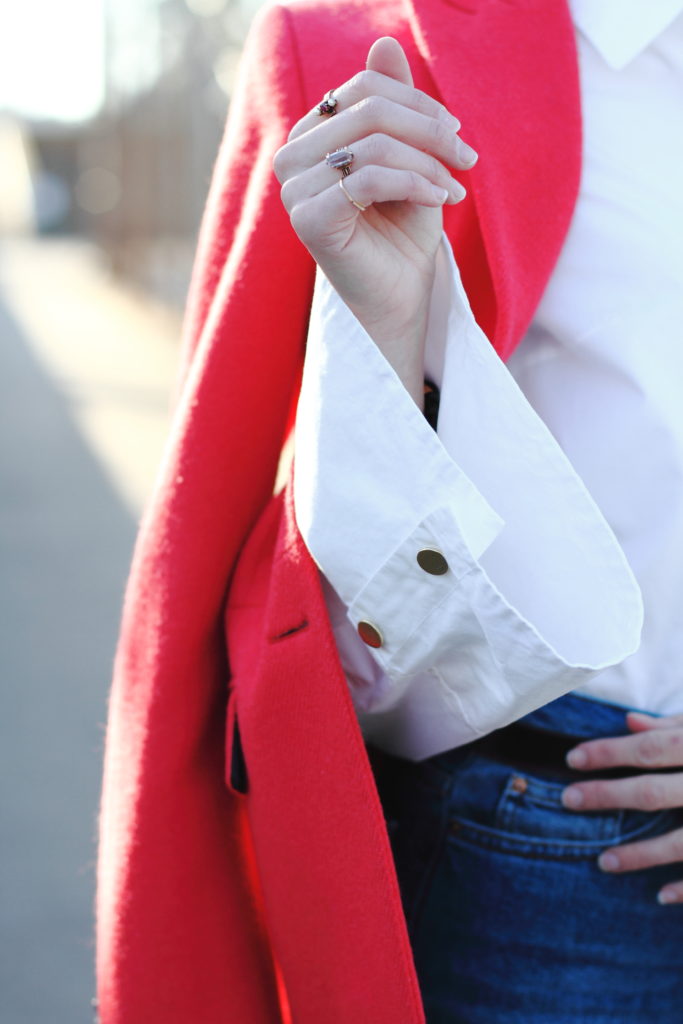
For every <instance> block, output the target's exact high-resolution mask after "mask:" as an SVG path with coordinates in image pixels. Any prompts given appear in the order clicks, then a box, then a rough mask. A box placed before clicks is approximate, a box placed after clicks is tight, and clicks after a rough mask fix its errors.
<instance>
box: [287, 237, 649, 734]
mask: <svg viewBox="0 0 683 1024" xmlns="http://www.w3.org/2000/svg"><path fill="white" fill-rule="evenodd" d="M437 282H438V287H435V293H434V299H433V303H432V305H433V309H432V315H431V316H430V334H429V337H428V342H427V354H426V368H427V370H428V372H429V375H430V377H432V379H434V380H435V381H436V382H437V384H438V385H439V387H440V389H441V413H440V417H439V426H438V435H437V434H435V432H434V431H433V430H432V429H431V428H430V427H429V425H428V424H427V423H426V421H425V419H424V417H423V416H422V414H421V413H420V411H419V409H418V407H417V406H416V405H415V403H414V402H413V400H412V399H411V398H410V396H409V394H408V392H407V391H406V389H405V388H404V386H403V384H402V382H401V381H400V379H399V378H398V376H397V375H396V373H395V372H394V370H393V369H392V367H391V366H390V364H389V363H388V362H387V361H386V360H385V358H384V356H383V355H382V353H381V352H380V350H379V348H378V347H377V346H376V345H375V343H374V342H373V341H372V339H371V338H370V337H369V336H368V335H367V333H366V332H365V331H364V329H363V328H362V327H361V325H360V324H359V323H358V321H357V320H356V319H355V317H354V316H353V314H352V313H351V312H350V310H349V309H348V308H347V307H346V306H345V304H344V303H343V302H342V301H341V299H340V298H339V297H338V296H337V294H336V292H335V291H334V289H333V288H332V286H331V285H330V283H329V282H328V281H327V279H326V278H325V277H324V275H322V272H320V271H318V278H317V281H316V290H315V294H314V302H313V310H312V316H311V325H310V331H309V339H308V350H307V355H306V364H305V368H304V378H303V384H302V392H301V397H300V403H299V409H298V413H297V423H296V432H295V452H296V455H295V478H294V486H295V508H296V512H297V520H298V524H299V528H300V530H301V532H302V535H303V537H304V540H305V541H306V543H307V546H308V548H309V550H310V551H311V553H312V555H313V557H314V559H315V560H316V562H317V563H318V565H319V567H320V569H321V571H322V572H323V574H324V576H325V577H326V579H327V580H328V581H329V583H330V585H331V587H332V588H333V589H334V591H335V593H336V594H337V596H338V598H339V599H340V601H341V602H342V604H343V605H344V606H345V607H346V614H347V618H348V621H349V623H350V624H351V625H352V626H353V627H354V628H355V629H357V628H358V627H359V626H360V628H361V631H364V633H365V635H366V639H368V638H369V639H370V642H371V643H377V641H379V646H373V647H372V648H371V654H372V658H373V661H374V663H375V665H377V666H378V667H379V668H380V670H381V675H380V676H379V677H378V676H377V674H376V673H374V672H373V673H371V675H372V677H373V685H372V688H371V689H370V690H368V689H367V687H366V688H363V686H362V684H360V685H358V687H357V689H356V693H355V696H356V697H358V706H361V705H362V708H363V710H364V711H367V712H372V713H375V714H377V713H380V712H386V711H388V710H389V709H390V708H392V707H396V708H397V707H398V705H399V704H400V703H401V701H404V703H405V705H406V706H408V705H411V706H412V707H413V709H414V710H415V704H414V701H413V700H412V698H411V697H410V695H409V691H410V690H412V691H413V694H414V693H417V692H418V691H419V692H420V693H422V694H423V698H424V694H425V693H431V695H432V696H431V700H432V706H431V713H433V712H434V708H436V707H437V706H438V707H439V708H440V709H441V710H440V714H441V719H440V720H441V723H442V726H441V727H442V728H446V727H448V728H449V735H450V736H451V739H453V736H454V734H455V733H458V734H462V733H463V730H464V735H466V736H468V737H469V738H471V737H472V736H474V735H481V734H482V733H483V732H485V731H490V730H491V729H493V728H497V727H499V726H501V725H503V724H506V723H507V721H510V720H513V718H514V717H520V716H521V715H522V714H525V713H527V712H528V711H530V710H533V709H534V708H535V707H538V706H539V705H541V704H543V703H545V702H546V701H548V700H551V699H554V698H555V697H557V696H560V695H561V694H562V693H565V692H567V691H568V690H570V689H572V688H574V687H575V686H578V685H580V684H581V683H583V682H585V681H586V679H587V677H588V676H590V675H591V674H595V673H596V672H598V671H600V670H601V669H603V668H606V667H608V666H609V665H612V664H616V663H618V662H620V661H622V660H623V659H624V658H625V657H627V656H628V655H629V654H630V653H632V652H633V651H634V650H635V649H636V648H637V646H638V644H639V640H640V630H641V627H642V614H643V612H642V600H641V596H640V590H639V588H638V585H637V583H636V581H635V579H634V577H633V573H632V572H631V569H630V567H629V565H628V563H627V561H626V558H625V556H624V554H623V552H622V550H621V548H620V546H619V544H618V542H617V540H616V538H615V537H614V534H613V533H612V531H611V529H610V527H609V526H608V524H607V523H606V521H605V519H604V517H603V516H602V514H601V513H600V511H599V509H598V508H597V506H596V505H595V503H594V502H593V500H592V498H591V496H590V495H589V493H588V491H587V490H586V488H585V486H584V484H583V482H582V481H581V480H580V478H579V477H578V475H577V474H576V472H575V471H574V469H573V467H572V466H571V464H570V463H569V461H568V459H567V457H566V456H565V454H564V453H563V451H562V450H561V448H560V446H559V445H558V443H557V441H556V440H555V439H554V438H553V436H552V434H551V433H550V431H549V430H548V428H547V427H546V426H545V424H544V423H543V421H542V420H541V419H540V417H539V416H538V415H537V414H536V413H535V411H534V410H533V409H532V408H531V406H530V405H529V403H528V402H527V400H526V398H525V397H524V395H523V394H522V392H521V391H520V389H519V388H518V387H517V385H516V383H515V381H514V380H513V378H512V376H511V375H510V373H509V371H508V369H507V368H506V367H505V365H504V364H503V363H502V361H501V360H500V359H499V357H498V356H497V354H496V353H495V351H494V350H493V348H492V346H491V345H490V343H489V341H488V339H487V338H486V337H485V335H484V334H483V333H482V331H481V330H480V328H479V327H478V325H477V324H476V321H475V320H474V317H473V315H472V312H471V309H470V307H469V303H468V302H467V298H466V296H465V292H464V289H463V287H462V283H461V281H460V276H459V273H458V269H457V266H456V264H455V260H454V257H453V253H452V250H451V248H450V245H449V243H448V241H447V239H446V237H445V235H444V237H443V240H442V246H441V248H440V252H439V269H438V276H437ZM425 551H427V552H429V551H431V552H434V551H437V552H439V553H440V555H441V557H442V559H443V561H444V562H445V564H446V566H447V569H446V571H445V572H442V573H438V572H436V573H435V572H433V571H430V570H429V569H428V568H427V569H425V568H423V567H422V565H421V562H420V558H419V557H418V556H419V555H420V552H425ZM432 557H433V556H432ZM363 624H364V625H363ZM339 636H340V637H342V636H343V638H344V639H343V644H344V645H345V650H343V649H341V648H340V653H341V654H342V663H343V664H344V663H346V664H350V662H351V661H353V660H354V653H353V651H352V650H351V646H352V644H355V645H358V644H361V645H362V643H363V641H361V639H360V636H359V635H358V634H357V633H353V632H351V633H349V630H340V631H339ZM356 653H357V652H356ZM359 660H362V659H358V658H355V663H356V664H358V662H359ZM353 675H354V679H355V682H356V683H357V684H358V683H359V680H360V678H361V675H360V674H358V673H353ZM366 677H367V673H366ZM426 679H429V680H430V686H429V687H427V689H426V690H425V680H426ZM418 710H419V709H418ZM446 710H450V716H449V715H447V714H446ZM420 713H421V714H422V715H423V717H424V715H425V714H428V713H429V709H428V708H427V705H425V704H424V701H423V704H422V706H421V712H420ZM510 716H512V717H510ZM417 717H418V718H419V713H418V715H417ZM387 721H391V722H392V723H393V728H397V720H396V718H395V716H394V717H393V718H392V717H391V716H390V718H388V719H387ZM449 721H450V725H449V726H447V725H446V723H448V722H449ZM458 722H459V723H460V726H458V724H457V723H458ZM461 741H462V742H464V741H465V740H464V739H462V740H461ZM456 742H457V741H456V740H453V742H452V743H451V744H450V745H455V744H456ZM442 749H443V748H442Z"/></svg>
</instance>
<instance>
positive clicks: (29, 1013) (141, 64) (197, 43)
mask: <svg viewBox="0 0 683 1024" xmlns="http://www.w3.org/2000/svg"><path fill="white" fill-rule="evenodd" d="M258 6H259V0H59V2H57V3H55V2H54V0H22V2H21V3H15V4H9V3H5V4H0V358H1V363H0V650H1V651H2V694H3V708H2V715H0V744H1V748H2V755H3V758H4V770H3V772H2V776H1V777H0V814H1V815H2V825H1V831H0V835H1V837H2V838H1V843H2V862H1V863H2V882H3V886H2V902H1V903H0V907H1V908H2V909H1V910H0V946H1V949H0V954H1V955H0V1021H2V1024H46V1022H49V1024H90V1022H92V1021H94V1020H95V1019H96V1013H97V1008H96V1006H95V1005H93V1004H92V1002H91V1000H92V998H93V996H94V980H93V952H94V944H93V897H94V884H95V855H96V844H95V839H96V829H97V804H98V798H99V789H100V776H101V766H102V763H101V762H102V750H103V738H104V723H105V721H106V697H107V692H108V688H109V682H110V677H111V666H112V658H113V653H114V646H115V641H116V634H117V631H118V621H119V615H120V607H121V600H122V594H123V586H124V582H125V578H126V574H127V571H128V566H129V562H130V555H131V551H132V545H133V541H134V537H135V533H136V529H137V524H138V522H139V519H140V515H141V511H142V508H143V506H144V502H145V500H146V497H147V496H148V494H149V492H150V488H151V486H152V482H153V478H154V474H155V471H156V467H157V464H158V461H159V457H160V453H161V448H162V445H163V443H164V438H165V435H166V430H167V424H168V412H169V402H170V395H171V391H172V386H173V381H174V374H175V369H176V360H177V353H178V344H179V340H180V324H181V316H182V309H183V304H184V301H185V296H186V293H187V287H188V282H189V275H190V270H191V266H192V258H193V253H194V248H195V245H196V239H197V231H198V227H199V221H200V217H201V213H202V209H203V205H204V201H205V199H206V193H207V190H208V186H209V181H210V176H211V170H212V167H213V162H214V159H215V156H216V152H217V147H218V143H219V140H220V137H221V134H222V131H223V126H224V123H225V117H226V114H227V110H228V107H229V100H230V91H231V88H232V83H233V81H234V76H235V72H236V67H237V64H238V60H239V55H240V50H241V46H242V42H243V39H244V37H245V34H246V31H247V29H248V25H249V23H250V20H251V18H252V17H253V14H254V13H255V10H256V8H257V7H258ZM188 1024H189V1022H188Z"/></svg>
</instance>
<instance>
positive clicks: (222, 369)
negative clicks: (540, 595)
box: [96, 0, 580, 1024]
mask: <svg viewBox="0 0 683 1024" xmlns="http://www.w3.org/2000/svg"><path fill="white" fill-rule="evenodd" d="M387 34H391V35H393V36H395V37H396V38H398V39H399V41H400V42H401V44H402V45H403V47H404V48H405V50H406V52H407V54H408V58H409V60H410V64H411V67H412V68H413V72H414V76H415V84H416V85H417V86H418V87H420V88H422V89H425V90H426V91H427V92H429V93H431V94H432V95H434V96H437V97H439V98H440V99H441V100H442V101H443V102H444V103H445V104H446V105H447V107H448V108H449V109H450V110H451V111H453V112H454V113H455V114H456V115H457V116H458V117H459V118H460V119H461V121H462V123H463V136H464V138H466V139H467V140H468V141H469V142H471V143H472V145H474V147H475V148H476V149H477V150H478V151H479V153H480V160H479V163H478V165H477V166H476V168H475V169H474V170H473V171H471V172H469V173H468V174H467V176H466V179H463V180H466V183H467V187H468V189H469V197H468V198H467V199H466V200H465V201H464V202H463V203H462V204H460V205H458V206H457V207H449V208H447V209H446V211H445V218H446V229H447V231H448V234H449V237H450V239H451V241H452V243H453V246H454V250H455V253H456V257H457V258H458V261H459V263H460V266H461V269H462V273H463V280H464V284H465V288H466V290H467V292H468V294H469V297H470V300H471V302H472V305H473V307H474V311H475V315H476V316H477V318H478V320H479V322H480V324H481V325H482V327H483V328H484V330H485V331H486V332H487V333H488V335H489V337H491V338H492V340H493V342H494V344H495V346H496V348H497V349H498V351H499V352H500V353H501V355H502V356H503V357H505V356H506V355H507V354H509V352H510V351H511V350H512V348H513V347H514V345H515V344H516V342H517V341H518V340H519V338H520V337H521V335H522V333H523V331H524V330H525V328H526V326H527V324H528V322H529V320H530V318H531V316H532V314H533V312H534V309H535V307H536V305H537V303H538V301H539V299H540V296H541V294H542V292H543V288H544V286H545V283H546V281H547V278H548V276H549V274H550V272H551V270H552V267H553V264H554V262H555V260H556V258H557V255H558V253H559V250H560V246H561V244H562V240H563V238H564V235H565V233H566V230H567V227H568V224H569V220H570V216H571V212H572V209H573V205H574V202H575V198H576V192H577V188H578V179H579V167H580V114H579V93H578V79H577V69H576V54H575V48H574V39H573V29H572V27H571V22H570V19H569V15H568V12H567V8H566V2H565V0H459V2H457V3H456V2H455V0H424V3H419V4H418V6H417V9H413V8H412V7H411V6H410V3H409V2H408V0H371V2H369V3H368V2H366V0H339V2H336V0H329V2H326V0H303V2H296V3H294V4H292V6H291V7H271V8H269V9H268V10H266V11H265V12H262V13H261V14H260V15H259V16H258V18H257V20H256V24H255V26H254V28H253V30H252V33H251V37H250V41H249V43H248V46H247V49H246V52H245V55H244V58H243V64H242V74H241V78H240V82H239V86H238V89H237V92H236V94H235V97H234V99H233V104H232V108H231V113H230V118H229V120H228V125H227V128H226V133H225V137H224V140H223V143H222V145H221V149H220V153H219V156H218V160H217V163H216V167H215V172H214V176H213V181H212V185H211V191H210V195H209V200H208V204H207V208H206V213H205V216H204V220H203V225H202V229H201V234H200V239H199V246H198V252H197V257H196V262H195V268H194V272H193V278H192V284H191V288H190V294H189V298H188V305H187V314H186V321H185V345H184V360H183V374H182V384H181V387H180V389H179V394H178V401H177V406H176V412H175V417H174V420H173V425H172V429H171V432H170V437H169V442H168V446H167V449H166V454H165V457H164V459H163V462H162V465H161V467H160V472H159V476H158V480H157V484H156V488H155V492H154V496H153V498H152V500H151V502H150V504H149V505H148V508H147V511H146V514H145V517H144V520H143V523H142V526H141V529H140V533H139V537H138V542H137V546H136V549H135V555H134V560H133V565H132V569H131V575H130V579H129V584H128V589H127V593H126V599H125V607H124V613H123V622H122V627H121V636H120V641H119V647H118V651H117V657H116V665H115V676H114V682H113V687H112V691H111V700H110V707H109V718H108V727H107V734H106V751H105V765H104V768H105V770H104V781H103V792H102V806H101V815H100V847H99V861H98V879H97V880H98V889H97V908H96V909H97V972H98V996H99V1001H100V1015H101V1021H102V1024H157V1022H158V1024H284V1022H286V1021H289V1020H290V1011H289V1010H288V1009H287V1003H288V1004H289V1007H290V1008H291V1015H292V1019H293V1021H294V1022H295V1024H359V1022H363V1024H366V1022H367V1024H419V1022H423V1021H424V1015H423V1010H422V1005H421V1001H420V996H419V990H418V983H417V978H416V974H415V969H414V965H413V961H412V955H411V950H410V945H409V941H408V935H407V931H406V927H405V919H404V916H403V912H402V908H401V902H400V896H399V890H398V885H397V880H396V875H395V871H394V867H393V861H392V856H391V849H390V845H389V841H388V837H387V832H386V828H385V825H384V819H383V815H382V809H381V805H380V802H379V799H378V795H377V791H376V788H375V785H374V779H373V775H372V772H371V769H370V766H369V762H368V758H367V754H366V751H365V747H364V744H363V739H362V736H361V733H360V730H359V728H358V725H357V721H356V717H355V713H354V710H353V706H352V704H351V700H350V696H349V692H348V688H347V683H346V680H345V678H344V675H343V673H342V671H341V667H340V664H339V660H338V657H337V654H336V648H335V645H334V641H333V637H332V634H331V631H330V628H329V623H328V618H327V614H326V609H325V604H324V601H323V597H322V593H321V590H320V586H319V581H318V576H317V570H316V567H315V564H314V563H313V561H312V560H311V558H310V556H309V555H308V553H307V550H306V548H305V547H304V544H303V542H302V540H301V537H300V535H299V532H298V530H297V527H296V523H295V520H294V516H293V511H292V496H291V474H290V477H289V480H290V483H289V484H288V485H287V487H286V488H285V490H284V491H281V492H280V493H278V494H277V495H276V496H275V497H273V488H274V480H275V475H276V468H277V464H278V458H279V455H280V451H281V448H282V445H283V441H284V440H285V438H286V437H287V434H288V431H289V429H290V427H291V424H292V421H293V414H294V409H295V405H296V398H297V393H298V385H299V380H300V373H301V368H302V361H303V356H304V343H305V336H306V324H307V317H308V311H309V303H310V299H311V290H312V286H313V271H314V266H313V263H312V261H311V258H310V256H309V255H308V253H307V252H306V250H305V249H304V248H303V246H302V245H301V244H300V242H299V241H298V239H297V238H296V236H295V235H294V232H293V231H292V229H291V227H290V224H289V219H288V217H287V214H286V212H285V210H284V208H283V206H282V205H281V202H280V198H279V186H278V183H277V181H276V179H275V177H274V175H273V173H272V167H271V161H272V157H273V153H274V152H275V150H276V149H277V148H278V147H279V146H280V145H282V143H283V142H284V141H285V139H286V137H287V134H288V131H289V129H290V127H291V125H292V124H293V123H294V121H296V120H298V119H299V118H300V117H301V116H302V115H303V114H304V113H305V112H306V111H307V110H308V109H310V108H311V107H313V106H314V104H316V103H317V102H319V100H320V99H321V98H322V96H323V94H324V93H325V92H326V91H327V90H328V89H329V88H330V87H333V86H335V85H338V84H339V83H340V82H342V81H344V80H345V79H347V78H349V77H350V76H351V75H352V74H353V73H354V72H356V71H357V70H359V69H361V68H362V67H363V66H364V63H365V58H366V55H367V51H368V49H369V47H370V44H371V43H372V42H373V41H374V40H375V39H376V38H377V37H379V36H381V35H387ZM349 141H350V142H352V141H353V140H349ZM321 156H322V154H321ZM235 714H236V715H237V719H238V722H239V736H240V737H241V741H242V747H243V751H244V758H245V762H246V770H247V775H248V789H247V792H246V793H242V792H238V791H236V790H235V789H232V788H231V787H230V785H229V782H230V770H229V769H230V764H231V745H232V741H233V739H234V737H235V735H236V733H235V728H234V720H235ZM285 990H286V995H285Z"/></svg>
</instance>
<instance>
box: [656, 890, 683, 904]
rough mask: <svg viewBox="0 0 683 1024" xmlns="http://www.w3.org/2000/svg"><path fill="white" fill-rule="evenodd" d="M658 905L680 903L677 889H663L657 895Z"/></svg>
mask: <svg viewBox="0 0 683 1024" xmlns="http://www.w3.org/2000/svg"><path fill="white" fill-rule="evenodd" d="M657 902H658V903H678V893H677V892H676V890H675V889H662V890H661V891H660V892H658V893H657Z"/></svg>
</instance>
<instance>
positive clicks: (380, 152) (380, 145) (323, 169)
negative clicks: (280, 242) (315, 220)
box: [281, 132, 466, 213]
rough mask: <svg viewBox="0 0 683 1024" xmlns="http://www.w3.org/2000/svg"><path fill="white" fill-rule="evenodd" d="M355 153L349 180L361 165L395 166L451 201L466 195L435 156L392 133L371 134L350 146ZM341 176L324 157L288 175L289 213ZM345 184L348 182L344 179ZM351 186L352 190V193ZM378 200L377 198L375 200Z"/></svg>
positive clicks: (285, 195) (284, 190) (285, 193)
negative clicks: (400, 140) (416, 175)
mask: <svg viewBox="0 0 683 1024" xmlns="http://www.w3.org/2000/svg"><path fill="white" fill-rule="evenodd" d="M349 148H350V149H351V151H352V153H353V163H352V165H351V174H350V175H349V176H348V181H351V179H354V180H355V179H357V176H358V172H359V171H360V169H361V168H362V167H368V166H373V165H374V166H376V167H377V168H378V169H379V168H380V167H386V168H393V169H394V170H405V171H413V172H414V173H415V174H418V175H420V176H421V177H422V178H425V179H426V180H427V181H430V182H431V183H432V184H433V185H437V186H438V187H439V188H442V189H446V191H447V192H448V194H449V198H450V201H451V202H459V201H460V200H461V199H463V198H464V196H465V195H466V192H465V189H464V188H463V187H462V185H461V184H460V182H458V181H456V180H455V178H453V177H451V175H450V174H449V172H448V171H447V170H446V168H445V167H444V166H443V164H442V163H440V162H439V161H438V160H436V159H435V158H434V157H432V156H430V155H429V154H428V153H423V152H422V151H421V150H418V149H415V148H414V147H413V146H408V145H406V144H405V143H404V142H399V141H398V140H397V139H393V138H392V137H391V136H390V135H384V134H382V133H381V132H377V133H375V134H373V135H368V136H367V137H366V138H364V139H361V140H360V141H359V142H354V143H352V144H351V146H350V147H349ZM338 179H339V171H337V170H335V169H334V168H333V167H329V166H328V165H327V164H326V163H325V161H324V160H321V161H320V162H319V163H317V164H315V165H314V166H313V167H310V168H308V169H307V170H305V171H303V172H302V173H300V174H297V175H295V176H294V177H292V178H289V179H288V180H287V181H286V182H285V183H284V185H283V186H282V192H281V196H282V202H283V203H284V205H285V208H286V209H287V212H288V213H291V211H292V210H293V209H294V207H295V206H297V205H298V204H299V203H301V202H303V201H305V200H306V199H309V198H311V197H312V196H315V195H317V194H318V193H320V192H323V191H325V189H327V188H329V187H330V186H331V185H334V184H335V183H336V182H337V180H338ZM344 184H347V180H345V182H344ZM353 190H354V187H353V186H351V188H350V191H351V192H353ZM372 201H373V202H376V201H377V199H376V198H374V199H373V200H372Z"/></svg>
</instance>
